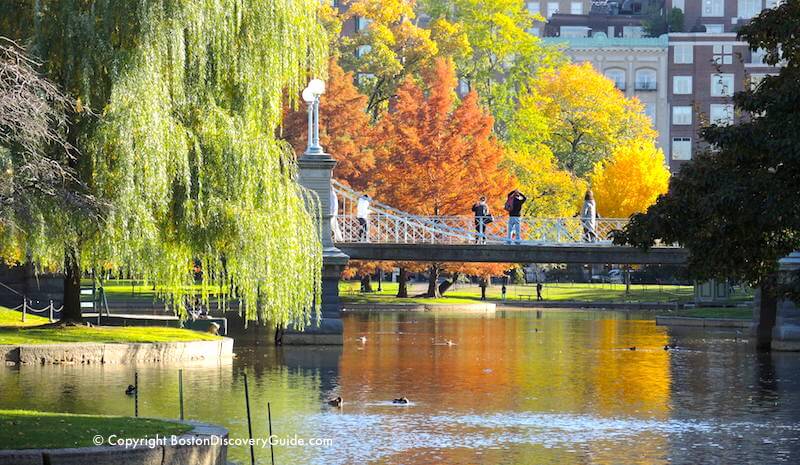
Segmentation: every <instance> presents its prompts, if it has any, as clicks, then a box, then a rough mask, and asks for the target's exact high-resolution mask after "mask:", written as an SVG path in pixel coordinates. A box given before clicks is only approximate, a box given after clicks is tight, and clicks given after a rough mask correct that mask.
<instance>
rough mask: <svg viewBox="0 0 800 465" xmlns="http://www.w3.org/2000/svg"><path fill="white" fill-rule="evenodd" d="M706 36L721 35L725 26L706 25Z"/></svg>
mask: <svg viewBox="0 0 800 465" xmlns="http://www.w3.org/2000/svg"><path fill="white" fill-rule="evenodd" d="M705 26H706V34H722V33H723V32H725V26H723V25H722V24H706V25H705Z"/></svg>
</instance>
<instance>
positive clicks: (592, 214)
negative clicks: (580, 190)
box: [581, 189, 600, 242]
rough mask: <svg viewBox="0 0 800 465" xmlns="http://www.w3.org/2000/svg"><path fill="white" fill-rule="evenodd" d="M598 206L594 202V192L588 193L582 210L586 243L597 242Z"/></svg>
mask: <svg viewBox="0 0 800 465" xmlns="http://www.w3.org/2000/svg"><path fill="white" fill-rule="evenodd" d="M599 217H600V215H598V214H597V204H596V203H595V201H594V194H593V193H592V190H591V189H589V190H587V191H586V195H585V196H584V199H583V207H582V208H581V225H582V226H583V240H584V242H595V241H596V240H597V218H599Z"/></svg>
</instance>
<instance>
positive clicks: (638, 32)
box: [622, 26, 644, 39]
mask: <svg viewBox="0 0 800 465" xmlns="http://www.w3.org/2000/svg"><path fill="white" fill-rule="evenodd" d="M643 35H644V32H643V29H642V26H622V37H630V38H633V39H639V38H641V37H642V36H643Z"/></svg>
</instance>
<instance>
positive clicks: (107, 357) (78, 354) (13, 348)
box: [0, 337, 233, 365]
mask: <svg viewBox="0 0 800 465" xmlns="http://www.w3.org/2000/svg"><path fill="white" fill-rule="evenodd" d="M0 358H2V359H3V360H4V361H5V362H6V364H7V365H51V364H100V365H103V364H122V365H125V364H137V363H172V362H199V361H203V362H230V361H231V360H232V359H233V339H231V338H228V337H222V338H220V339H217V340H213V341H181V342H136V343H114V342H65V343H54V344H10V345H0Z"/></svg>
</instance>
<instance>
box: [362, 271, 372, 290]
mask: <svg viewBox="0 0 800 465" xmlns="http://www.w3.org/2000/svg"><path fill="white" fill-rule="evenodd" d="M361 292H372V276H370V274H369V273H364V274H363V275H361Z"/></svg>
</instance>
